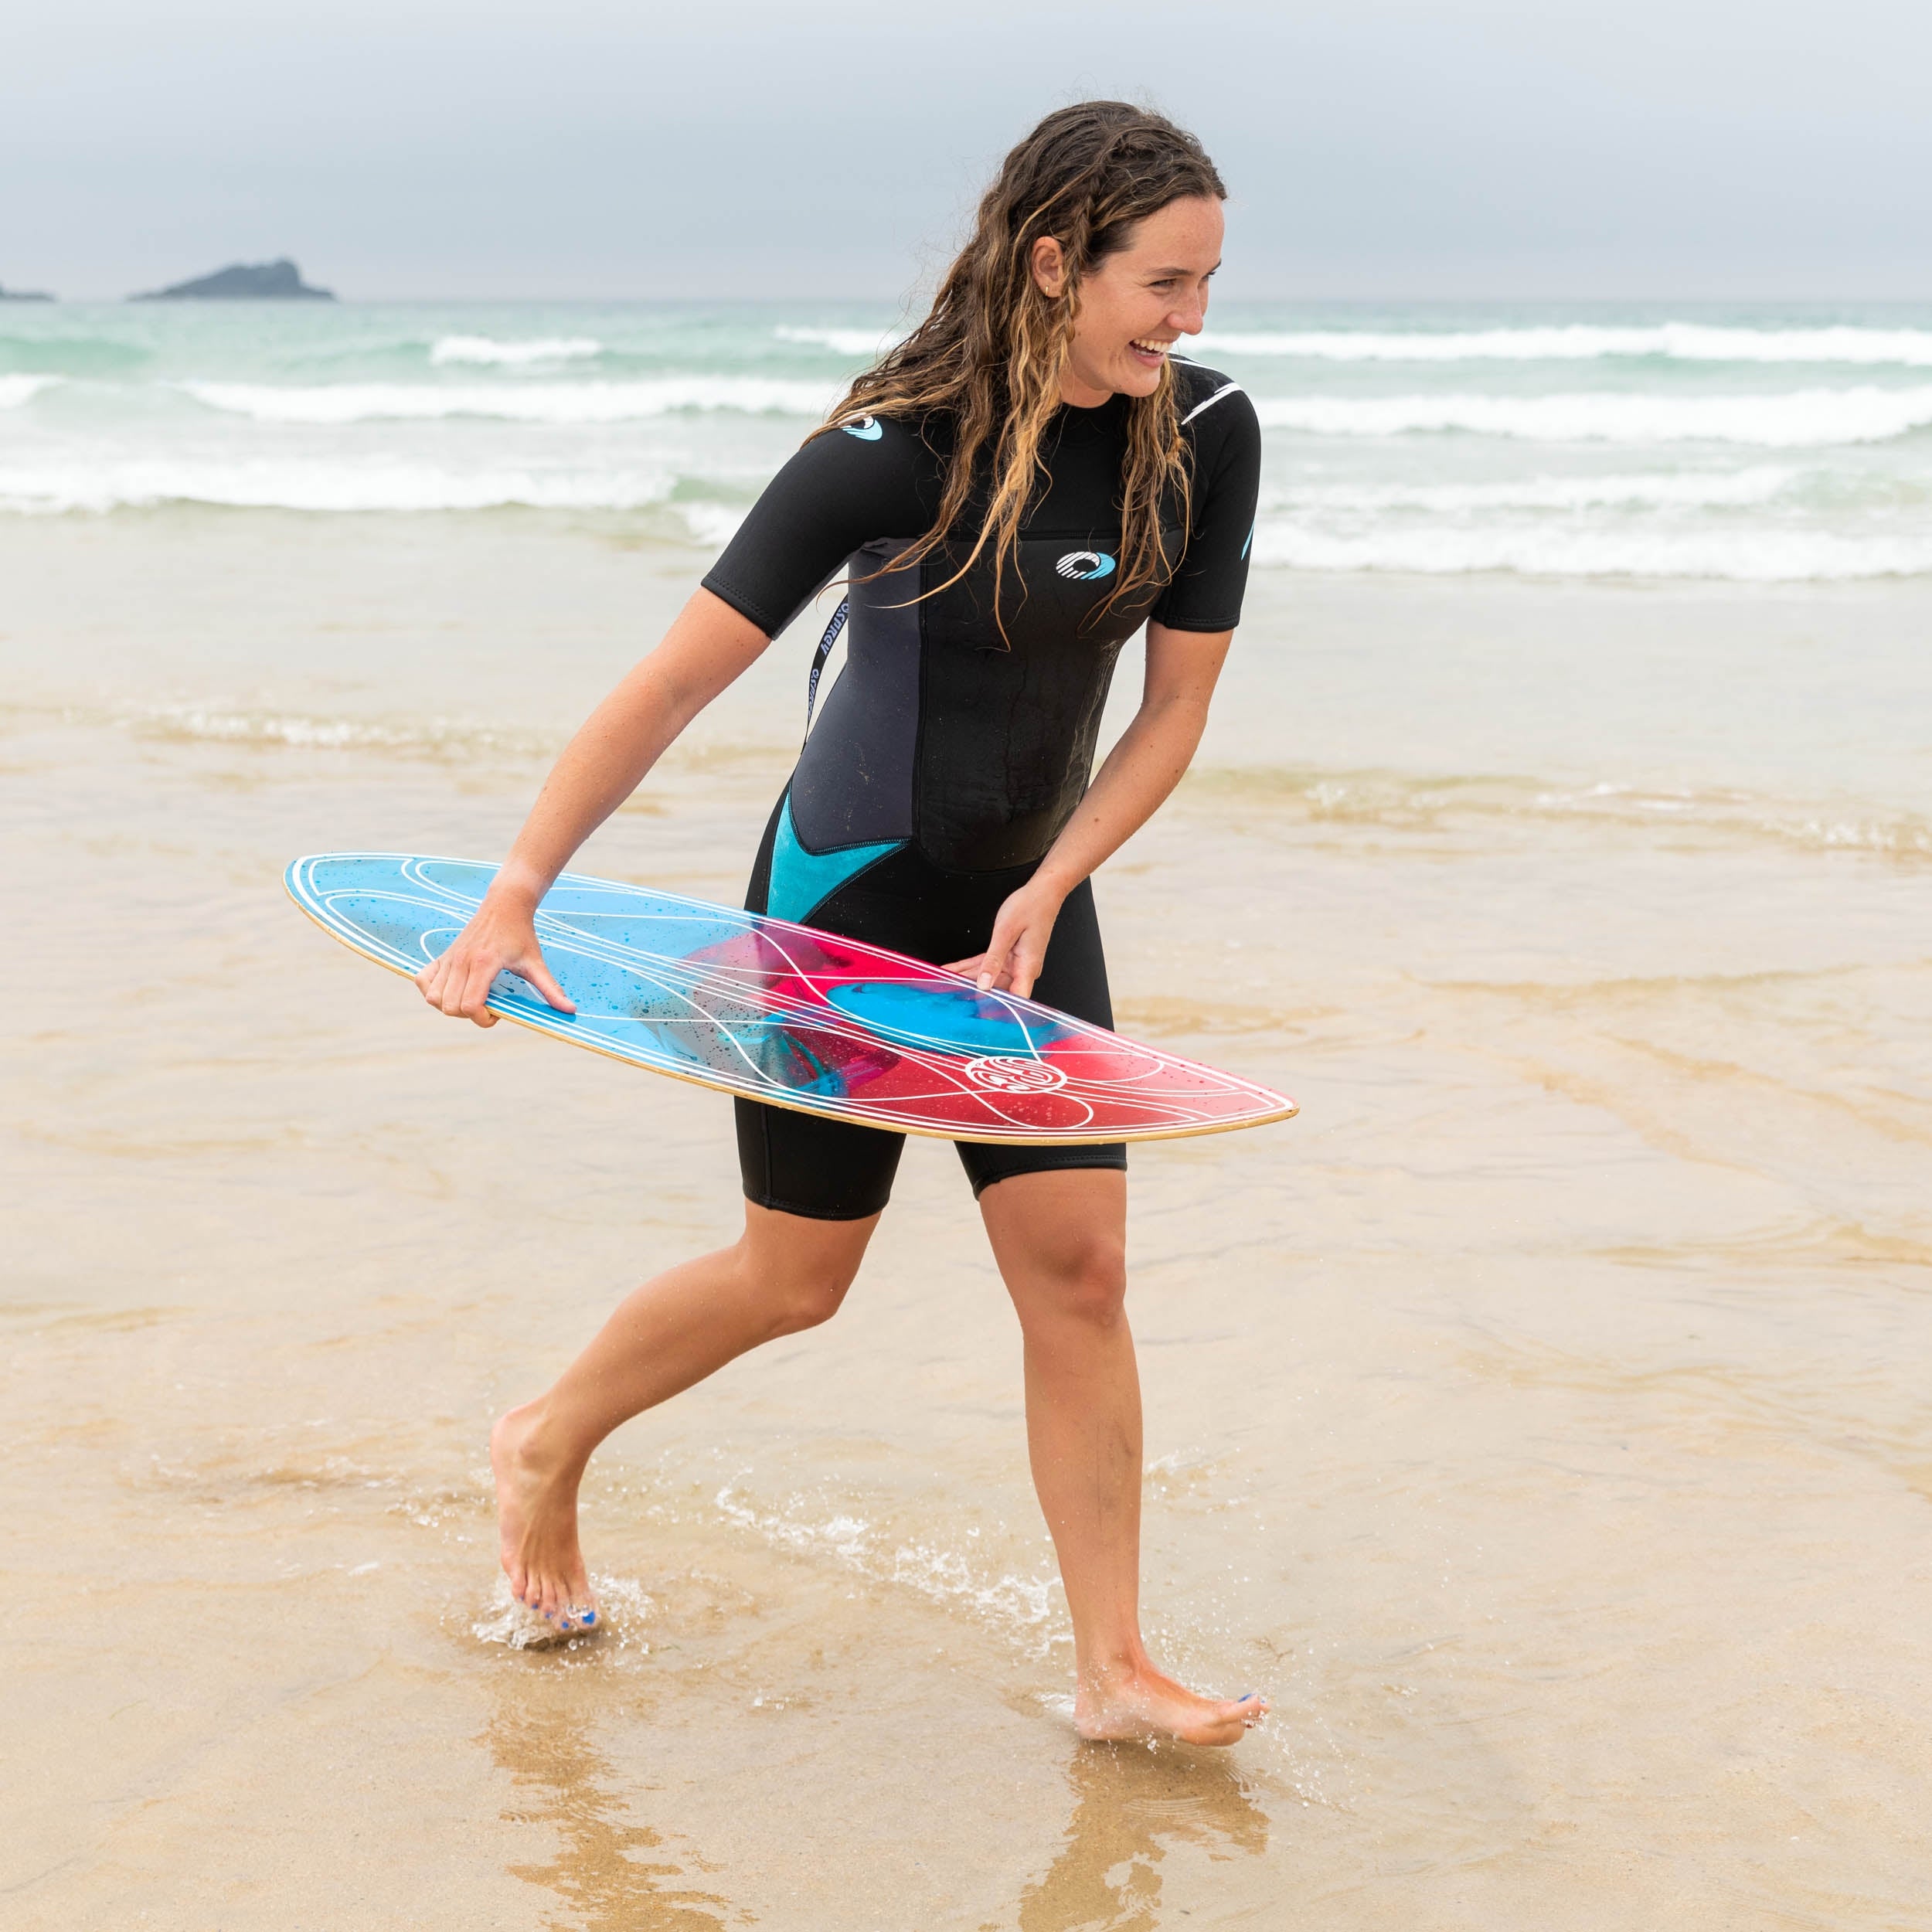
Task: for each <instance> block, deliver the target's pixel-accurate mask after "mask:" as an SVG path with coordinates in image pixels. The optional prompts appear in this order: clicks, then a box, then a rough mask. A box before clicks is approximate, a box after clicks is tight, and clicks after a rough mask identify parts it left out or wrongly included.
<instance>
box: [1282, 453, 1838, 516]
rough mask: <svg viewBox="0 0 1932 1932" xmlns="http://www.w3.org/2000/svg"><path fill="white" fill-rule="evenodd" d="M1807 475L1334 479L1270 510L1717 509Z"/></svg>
mask: <svg viewBox="0 0 1932 1932" xmlns="http://www.w3.org/2000/svg"><path fill="white" fill-rule="evenodd" d="M1801 473H1802V472H1801V471H1797V470H1791V469H1781V468H1772V467H1770V466H1769V465H1760V467H1759V468H1755V469H1747V470H1732V471H1724V472H1722V473H1710V472H1691V473H1688V474H1687V473H1684V472H1681V471H1680V472H1672V473H1666V474H1657V473H1649V474H1635V475H1628V476H1526V477H1524V478H1521V479H1520V480H1519V481H1509V482H1502V483H1361V484H1353V483H1334V484H1315V485H1307V486H1305V487H1298V488H1294V489H1290V490H1284V491H1281V492H1276V493H1274V494H1272V495H1270V496H1269V497H1267V498H1266V499H1265V500H1264V506H1265V507H1266V508H1267V509H1277V510H1285V509H1338V510H1383V509H1416V510H1433V511H1437V512H1452V513H1453V512H1456V511H1459V510H1597V509H1652V508H1655V509H1726V508H1736V507H1740V506H1747V505H1752V504H1757V503H1767V502H1770V500H1771V498H1774V497H1775V496H1777V495H1779V494H1781V492H1783V491H1784V490H1785V489H1787V488H1789V487H1790V485H1791V484H1792V483H1793V482H1794V481H1796V480H1797V478H1798V476H1799V475H1800V474H1801Z"/></svg>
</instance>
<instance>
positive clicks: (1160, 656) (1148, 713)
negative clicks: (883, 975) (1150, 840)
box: [951, 624, 1234, 996]
mask: <svg viewBox="0 0 1932 1932" xmlns="http://www.w3.org/2000/svg"><path fill="white" fill-rule="evenodd" d="M1233 636H1234V633H1233V631H1175V630H1170V629H1169V628H1168V627H1167V625H1165V624H1148V627H1147V682H1146V685H1145V688H1144V689H1143V690H1142V692H1141V708H1140V709H1139V710H1138V711H1137V712H1135V713H1134V722H1133V723H1131V724H1130V725H1129V726H1128V728H1127V729H1126V730H1124V732H1122V733H1121V737H1120V742H1119V743H1117V744H1116V745H1115V746H1114V749H1113V750H1111V752H1109V753H1107V762H1106V763H1105V764H1103V765H1102V766H1101V767H1100V771H1099V774H1098V775H1097V777H1095V778H1094V782H1093V784H1091V785H1090V786H1089V787H1087V795H1086V797H1085V798H1083V799H1082V800H1081V801H1080V805H1079V808H1078V809H1077V810H1076V811H1075V812H1074V814H1073V817H1072V818H1070V819H1069V820H1068V821H1067V822H1066V828H1065V830H1063V832H1061V834H1060V836H1059V838H1056V839H1055V840H1054V841H1053V846H1052V848H1051V849H1050V850H1049V852H1047V855H1046V857H1045V858H1044V859H1042V860H1041V861H1040V863H1039V870H1038V871H1037V872H1035V873H1034V875H1033V876H1032V878H1031V879H1029V880H1028V881H1027V883H1026V884H1025V885H1024V886H1021V888H1020V889H1019V891H1018V892H1016V893H1014V894H1013V895H1012V897H1010V898H1009V900H1007V901H1006V903H1005V904H1004V905H1003V906H1001V907H1000V909H999V917H998V918H997V919H995V920H994V922H993V932H992V938H991V939H990V940H988V943H987V947H986V950H985V952H983V953H981V954H978V955H977V956H976V957H974V958H971V959H962V960H960V961H957V962H956V963H955V964H954V966H953V967H952V968H951V970H952V971H954V972H956V973H966V974H970V975H972V976H973V977H974V978H977V979H978V981H979V988H980V991H981V992H987V991H988V990H989V989H993V988H997V989H998V991H1000V992H1007V991H1009V990H1010V991H1012V992H1015V993H1018V994H1020V995H1022V996H1024V995H1026V994H1029V993H1030V992H1032V990H1033V982H1034V981H1036V979H1038V978H1039V969H1040V966H1041V963H1042V962H1043V961H1044V960H1045V959H1046V942H1047V941H1048V940H1049V939H1050V938H1052V937H1053V922H1054V920H1056V919H1057V918H1058V917H1060V907H1061V906H1062V905H1063V903H1065V901H1066V895H1067V894H1068V893H1070V892H1071V891H1072V890H1073V888H1074V887H1075V886H1077V885H1078V884H1079V883H1080V881H1081V880H1082V879H1085V878H1087V876H1089V875H1090V873H1092V872H1094V871H1096V870H1097V869H1098V868H1099V867H1100V866H1101V865H1102V864H1104V862H1106V861H1107V859H1110V858H1111V857H1112V855H1114V853H1115V852H1117V851H1118V850H1119V849H1120V848H1121V846H1122V845H1125V844H1126V843H1127V842H1128V839H1130V838H1132V837H1133V835H1134V833H1136V832H1138V831H1139V830H1140V828H1141V826H1143V825H1145V824H1146V823H1147V821H1148V819H1150V818H1152V817H1153V816H1154V815H1155V812H1156V811H1158V809H1159V808H1160V806H1161V804H1162V801H1164V800H1165V798H1166V797H1167V795H1168V793H1169V792H1171V791H1172V790H1173V789H1174V787H1175V786H1176V785H1178V784H1179V783H1180V782H1181V776H1182V773H1184V772H1185V770H1187V768H1188V766H1189V763H1190V762H1191V761H1192V759H1193V757H1194V752H1195V747H1196V746H1197V745H1199V743H1200V742H1201V733H1202V730H1203V729H1204V728H1205V727H1206V724H1207V715H1208V704H1209V700H1210V699H1212V698H1213V696H1214V686H1215V682H1216V679H1219V676H1220V675H1221V666H1222V665H1223V663H1224V662H1226V658H1227V655H1228V645H1229V644H1230V642H1231V641H1233Z"/></svg>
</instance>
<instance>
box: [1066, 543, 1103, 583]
mask: <svg viewBox="0 0 1932 1932" xmlns="http://www.w3.org/2000/svg"><path fill="white" fill-rule="evenodd" d="M1053 568H1054V569H1055V570H1057V571H1058V572H1059V573H1060V575H1061V576H1062V577H1071V578H1073V580H1074V581H1075V582H1076V583H1092V582H1093V580H1094V578H1096V577H1111V576H1112V575H1113V574H1114V560H1113V559H1112V558H1111V556H1108V555H1107V553H1106V552H1105V551H1104V550H1069V551H1068V552H1067V553H1066V556H1063V557H1062V558H1061V559H1060V561H1059V563H1056V564H1055V565H1054V566H1053Z"/></svg>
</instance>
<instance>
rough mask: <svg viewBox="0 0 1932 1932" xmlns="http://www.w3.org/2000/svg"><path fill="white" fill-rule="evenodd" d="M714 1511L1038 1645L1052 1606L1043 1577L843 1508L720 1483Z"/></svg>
mask: <svg viewBox="0 0 1932 1932" xmlns="http://www.w3.org/2000/svg"><path fill="white" fill-rule="evenodd" d="M717 1508H718V1511H719V1514H720V1515H723V1516H724V1517H725V1518H726V1519H727V1520H728V1521H729V1522H734V1523H736V1524H737V1525H738V1526H740V1528H741V1529H749V1530H751V1531H752V1532H754V1533H755V1534H756V1535H757V1536H760V1537H761V1538H763V1539H764V1541H766V1542H767V1543H771V1544H774V1545H775V1546H777V1547H778V1548H779V1549H789V1550H792V1551H794V1552H796V1553H798V1554H799V1555H801V1556H830V1557H832V1558H833V1559H834V1560H835V1561H837V1562H838V1563H842V1564H844V1565H845V1567H846V1568H848V1569H849V1570H855V1571H856V1572H857V1573H859V1575H861V1576H863V1577H871V1578H872V1579H873V1580H875V1581H877V1582H880V1583H896V1584H899V1585H900V1586H902V1587H904V1588H906V1589H910V1590H915V1591H917V1593H918V1594H920V1596H922V1597H928V1598H930V1599H931V1600H934V1601H935V1602H938V1603H952V1604H961V1605H963V1606H964V1607H965V1608H966V1609H968V1611H971V1612H972V1613H974V1614H975V1615H976V1616H978V1617H979V1618H980V1619H981V1621H985V1622H986V1623H988V1624H992V1625H994V1626H995V1627H996V1628H1000V1629H1002V1630H1004V1631H1005V1632H1006V1633H1007V1634H1009V1635H1011V1636H1015V1637H1021V1636H1025V1637H1028V1638H1031V1639H1032V1642H1033V1644H1035V1645H1037V1644H1038V1642H1039V1635H1040V1634H1043V1633H1041V1632H1040V1630H1039V1627H1040V1626H1041V1625H1043V1624H1045V1623H1046V1621H1047V1620H1048V1617H1049V1614H1051V1611H1052V1610H1053V1590H1054V1584H1053V1582H1052V1581H1051V1580H1049V1579H1048V1578H1046V1577H1015V1576H1014V1575H1013V1574H1012V1573H1011V1572H1010V1571H1007V1572H1002V1573H997V1574H994V1573H989V1571H988V1569H987V1568H986V1567H985V1565H984V1563H981V1562H976V1561H975V1560H971V1559H970V1558H968V1557H967V1556H962V1555H961V1554H960V1553H958V1552H957V1551H954V1550H949V1549H940V1548H939V1547H937V1546H935V1545H934V1544H931V1543H920V1542H901V1541H899V1540H898V1539H896V1538H893V1537H891V1536H883V1535H881V1534H880V1532H879V1531H878V1530H877V1529H875V1528H874V1527H873V1526H872V1524H870V1523H869V1522H866V1520H865V1519H864V1518H862V1517H859V1516H852V1515H833V1516H830V1517H828V1518H826V1519H823V1520H822V1521H820V1520H815V1519H814V1518H813V1517H812V1516H811V1515H810V1514H808V1513H807V1512H804V1511H801V1510H800V1509H797V1508H796V1507H793V1508H790V1509H784V1510H776V1511H765V1510H760V1509H753V1507H752V1506H751V1505H750V1504H748V1503H747V1502H744V1501H743V1498H741V1497H740V1495H738V1494H737V1492H736V1491H735V1490H733V1488H730V1486H728V1485H727V1486H726V1488H723V1489H721V1490H719V1492H718V1496H717Z"/></svg>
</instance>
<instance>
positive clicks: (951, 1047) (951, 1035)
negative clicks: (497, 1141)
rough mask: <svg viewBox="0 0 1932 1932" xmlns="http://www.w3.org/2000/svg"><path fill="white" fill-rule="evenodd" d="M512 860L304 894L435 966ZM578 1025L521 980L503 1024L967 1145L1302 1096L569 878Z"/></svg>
mask: <svg viewBox="0 0 1932 1932" xmlns="http://www.w3.org/2000/svg"><path fill="white" fill-rule="evenodd" d="M496 872H497V869H496V867H495V866H490V865H482V864H478V863H475V862H472V861H470V860H468V859H426V858H417V857H412V856H410V855H407V854H403V853H396V852H325V853H321V854H318V855H316V856H314V857H311V858H308V859H297V860H296V861H295V862H294V864H293V865H292V866H290V867H289V869H288V871H287V875H286V883H287V887H288V892H289V896H290V897H291V898H292V899H293V900H294V901H295V903H296V904H297V905H298V906H300V907H301V909H302V910H303V911H304V912H305V913H308V916H309V917H310V918H311V919H312V920H315V923H316V924H317V925H318V926H320V927H321V928H322V930H324V931H325V932H327V933H329V934H332V935H333V936H334V937H335V938H337V939H339V940H341V941H342V944H344V945H345V946H349V947H352V948H353V949H354V950H355V951H357V952H359V953H360V954H362V956H363V957H365V958H366V959H372V960H374V961H376V964H378V965H381V966H387V967H389V968H391V969H392V970H393V971H396V972H399V973H408V974H412V975H413V974H416V973H419V972H420V971H422V969H423V967H425V966H426V965H427V964H429V962H430V961H432V960H434V959H435V958H437V957H438V956H439V955H440V954H441V953H442V952H443V951H444V948H445V947H447V946H448V945H449V944H451V941H452V940H454V939H455V937H456V936H457V934H458V933H459V932H461V930H462V929H463V927H464V925H465V924H466V923H468V920H469V917H470V915H471V913H474V911H475V910H476V909H477V907H478V905H480V904H481V902H482V899H483V895H484V893H485V892H487V891H488V889H489V886H490V883H491V881H492V879H495V876H496ZM536 933H537V939H538V941H539V944H541V945H542V947H543V957H544V958H545V960H546V961H547V962H548V964H549V968H550V971H552V972H553V974H555V975H556V978H557V980H558V981H559V982H560V984H561V985H562V986H563V990H564V991H565V992H566V993H568V994H569V995H570V998H572V999H573V1000H574V1001H575V1002H577V1011H576V1012H574V1013H560V1012H557V1011H556V1009H554V1008H553V1007H551V1006H550V1005H548V1004H547V1003H546V1002H545V1000H544V998H543V995H541V994H540V993H539V992H537V991H536V988H534V987H533V986H531V985H529V984H528V982H527V981H524V980H522V979H521V978H519V977H518V976H517V975H515V974H513V973H507V972H506V973H501V974H499V975H498V976H497V980H496V983H495V985H494V986H493V987H492V988H491V991H490V995H489V1001H488V1004H489V1006H490V1009H491V1011H492V1012H496V1013H500V1014H501V1015H502V1016H503V1017H504V1019H511V1020H515V1021H517V1022H519V1023H520V1024H522V1025H523V1026H530V1027H534V1028H535V1029H536V1030H537V1031H538V1032H542V1033H549V1034H551V1035H553V1036H554V1037H556V1039H566V1040H569V1041H570V1042H572V1043H573V1044H574V1045H577V1046H585V1047H588V1048H590V1049H591V1050H592V1051H593V1052H595V1053H606V1054H608V1055H609V1056H611V1058H612V1059H614V1060H626V1061H628V1062H629V1063H631V1065H633V1066H645V1067H649V1068H650V1069H651V1070H652V1071H654V1072H655V1073H668V1074H671V1075H672V1076H673V1077H675V1078H677V1079H679V1080H693V1081H696V1083H698V1084H699V1085H700V1086H702V1087H716V1088H719V1089H720V1090H723V1092H725V1093H727V1094H742V1095H743V1096H744V1097H746V1098H747V1099H748V1100H764V1101H766V1102H768V1103H769V1104H770V1105H772V1106H774V1107H795V1108H797V1109H798V1111H800V1112H801V1113H807V1114H825V1115H828V1116H830V1117H833V1118H835V1119H838V1120H845V1121H855V1122H858V1123H860V1124H863V1125H865V1126H868V1127H882V1128H889V1129H891V1130H892V1131H893V1132H895V1133H900V1134H931V1135H934V1136H937V1137H938V1138H942V1139H945V1140H952V1141H998V1142H1002V1143H1006V1144H1012V1145H1022V1146H1026V1145H1063V1146H1068V1145H1072V1146H1077V1145H1082V1144H1084V1143H1089V1142H1094V1141H1153V1140H1168V1139H1172V1138H1178V1137H1179V1136H1182V1135H1185V1134H1218V1133H1225V1132H1226V1131H1229V1130H1230V1129H1231V1128H1240V1127H1258V1126H1259V1125H1260V1124H1262V1123H1263V1122H1264V1121H1279V1120H1285V1119H1286V1118H1287V1117H1288V1116H1289V1115H1290V1114H1293V1113H1294V1111H1295V1104H1294V1101H1293V1100H1290V1099H1289V1098H1288V1097H1287V1096H1286V1095H1285V1094H1277V1093H1274V1092H1273V1091H1271V1090H1270V1089H1269V1088H1267V1087H1261V1086H1257V1084H1256V1083H1254V1082H1253V1081H1252V1080H1242V1079H1240V1078H1238V1077H1236V1076H1235V1075H1234V1074H1232V1073H1220V1072H1219V1071H1217V1070H1216V1069H1215V1068H1213V1067H1211V1066H1197V1065H1196V1063H1194V1062H1193V1061H1192V1060H1182V1059H1180V1058H1179V1056H1176V1055H1175V1054H1172V1053H1162V1051H1161V1050H1160V1049H1158V1047H1153V1046H1141V1045H1139V1044H1138V1043H1136V1042H1135V1041H1133V1040H1131V1039H1124V1038H1123V1037H1122V1036H1121V1035H1120V1034H1118V1033H1114V1032H1108V1031H1107V1029H1106V1028H1104V1027H1101V1026H1091V1025H1090V1024H1089V1023H1088V1022H1086V1021H1085V1020H1080V1019H1074V1018H1073V1016H1072V1015H1070V1014H1066V1013H1060V1012H1055V1011H1054V1010H1053V1008H1051V1007H1050V1006H1043V1005H1039V1004H1038V1003H1037V1002H1035V1001H1033V1000H1030V999H1021V998H1018V997H1016V996H1015V995H1013V994H1011V993H998V992H987V993H982V992H979V991H978V988H976V987H975V985H974V984H973V982H972V981H971V980H969V979H964V978H961V977H960V975H958V974H957V973H949V972H947V971H945V970H944V968H940V967H937V966H929V965H927V964H925V963H924V962H923V961H920V960H916V959H908V958H906V957H904V956H903V954H899V953H893V952H888V951H886V950H885V949H884V948H883V947H877V946H868V945H866V944H862V943H861V942H860V941H859V940H853V939H844V938H841V937H838V936H837V935H836V934H832V933H821V932H817V931H815V930H813V929H812V928H811V927H809V926H798V925H794V924H793V923H791V921H790V920H784V919H769V918H766V917H764V916H763V915H761V914H760V913H748V912H740V911H735V910H732V909H731V908H730V907H728V906H713V905H709V904H707V903H705V901H703V900H698V899H685V898H682V897H680V896H678V895H676V894H675V893H659V892H651V891H648V890H646V889H645V888H644V887H642V886H625V885H620V884H617V883H614V882H613V881H611V880H610V879H589V878H586V877H584V876H582V875H581V874H579V873H575V872H565V873H563V875H561V876H560V877H559V879H557V882H556V884H555V885H554V886H552V887H551V888H550V889H549V892H548V893H546V895H545V896H544V899H543V903H542V905H541V906H539V907H538V909H537V914H536Z"/></svg>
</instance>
